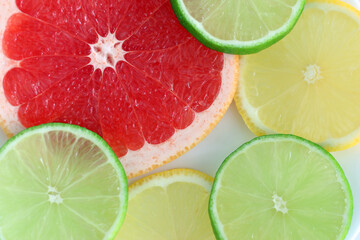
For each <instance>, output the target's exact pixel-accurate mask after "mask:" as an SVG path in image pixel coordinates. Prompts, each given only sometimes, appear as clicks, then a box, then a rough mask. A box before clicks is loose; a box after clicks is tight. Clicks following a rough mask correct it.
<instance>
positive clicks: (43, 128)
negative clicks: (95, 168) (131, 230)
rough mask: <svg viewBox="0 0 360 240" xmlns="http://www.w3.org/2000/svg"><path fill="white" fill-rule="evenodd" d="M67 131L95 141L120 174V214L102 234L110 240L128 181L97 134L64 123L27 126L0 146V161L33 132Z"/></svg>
mask: <svg viewBox="0 0 360 240" xmlns="http://www.w3.org/2000/svg"><path fill="white" fill-rule="evenodd" d="M49 130H50V131H67V132H70V133H72V134H75V135H76V136H81V137H82V138H84V139H88V140H89V141H91V142H94V143H96V144H97V145H98V146H99V147H100V149H102V150H104V153H105V155H106V156H107V159H108V161H109V162H110V164H111V165H112V166H113V167H114V169H116V170H117V172H118V176H120V180H121V185H122V186H121V189H120V192H121V193H122V194H121V195H120V201H121V205H122V206H121V214H120V215H119V216H118V217H117V219H116V220H115V222H114V224H113V226H112V227H111V228H110V229H109V231H108V232H107V234H106V235H105V236H104V238H103V239H104V240H111V239H114V238H115V237H116V234H117V233H118V231H119V230H120V228H121V225H122V224H123V222H124V219H125V216H126V210H127V206H128V183H127V177H126V173H125V170H124V168H123V166H122V165H121V163H120V161H119V159H118V157H117V156H116V154H115V153H114V151H113V150H112V149H111V147H110V146H109V145H108V144H107V142H106V141H105V140H104V139H102V138H101V137H100V136H99V135H98V134H96V133H94V132H92V131H90V130H88V129H86V128H83V127H80V126H77V125H72V124H65V123H47V124H43V125H39V126H35V127H31V128H27V129H25V130H23V131H21V132H20V133H18V134H17V135H15V136H14V137H12V138H10V139H9V140H8V141H7V142H6V143H5V144H4V145H3V146H2V147H1V148H0V161H1V156H3V155H5V154H6V153H7V152H8V151H10V150H11V149H12V147H13V146H15V145H16V144H17V143H18V142H19V141H20V140H21V139H22V138H24V137H27V136H31V135H32V134H35V133H45V132H48V131H49ZM0 237H1V239H5V238H4V237H3V235H2V232H1V229H0Z"/></svg>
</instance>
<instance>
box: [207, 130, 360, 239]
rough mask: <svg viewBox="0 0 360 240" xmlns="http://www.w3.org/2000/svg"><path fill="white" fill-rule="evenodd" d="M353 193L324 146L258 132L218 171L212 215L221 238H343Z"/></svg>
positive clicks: (211, 202) (350, 212)
mask: <svg viewBox="0 0 360 240" xmlns="http://www.w3.org/2000/svg"><path fill="white" fill-rule="evenodd" d="M352 206H353V201H352V194H351V190H350V186H349V184H348V182H347V180H346V178H345V175H344V173H343V171H342V169H341V167H340V166H339V164H338V163H337V162H336V160H335V159H334V157H332V156H331V155H330V154H329V153H328V152H327V151H326V150H324V149H323V148H321V147H320V146H319V145H316V144H314V143H312V142H309V141H307V140H305V139H303V138H299V137H295V136H293V135H268V136H263V137H258V138H256V139H254V140H252V141H250V142H248V143H246V144H244V145H242V146H241V147H240V148H239V149H237V150H236V151H235V152H234V153H232V154H231V155H230V156H229V157H228V158H227V159H226V160H225V161H224V163H223V164H222V165H221V167H220V169H219V170H218V172H217V174H216V177H215V182H214V186H213V189H212V192H211V197H210V205H209V211H210V218H211V221H212V225H213V227H214V230H215V233H216V234H217V236H218V239H229V240H230V239H236V240H237V239H264V240H266V239H269V240H273V239H294V240H297V239H299V240H300V239H317V240H328V239H332V240H336V239H344V238H345V235H346V233H347V231H348V229H349V227H350V223H351V218H352V209H353V207H352Z"/></svg>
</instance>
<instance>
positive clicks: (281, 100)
mask: <svg viewBox="0 0 360 240" xmlns="http://www.w3.org/2000/svg"><path fill="white" fill-rule="evenodd" d="M359 28H360V13H359V11H357V10H356V9H354V8H353V7H351V6H350V5H348V4H346V3H343V2H341V1H340V0H309V1H307V4H306V6H305V10H304V12H303V15H302V16H301V17H300V19H299V21H298V24H297V25H296V26H295V28H294V29H293V31H292V32H291V33H290V34H289V35H288V36H287V37H285V38H284V39H283V40H282V41H280V42H279V43H277V44H275V45H274V46H273V47H271V48H269V49H266V50H264V51H262V52H260V53H258V54H254V55H249V56H245V57H243V58H242V60H241V63H240V67H241V70H240V73H241V75H240V81H239V86H238V90H237V94H236V98H235V99H236V100H235V101H236V103H237V106H238V109H239V111H240V113H241V115H242V116H243V118H244V119H245V122H246V124H247V125H248V126H249V128H250V129H251V130H252V131H253V132H254V133H256V134H258V135H264V134H271V133H291V134H295V135H299V136H301V137H304V138H306V139H309V140H312V141H314V142H317V143H319V144H320V145H322V146H323V147H325V148H326V149H327V150H330V151H336V150H342V149H346V148H348V147H351V146H353V145H355V144H356V143H358V142H359V140H360V138H359V136H360V105H359V104H358V103H359V102H360V61H359V57H360V31H359Z"/></svg>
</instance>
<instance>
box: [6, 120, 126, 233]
mask: <svg viewBox="0 0 360 240" xmlns="http://www.w3.org/2000/svg"><path fill="white" fill-rule="evenodd" d="M0 176H1V178H0V239H2V240H12V239H14V240H19V239H31V240H37V239H52V240H57V239H59V240H60V239H61V240H64V239H79V240H80V239H86V240H91V239H94V240H95V239H96V240H98V239H114V238H115V235H116V233H117V232H118V230H119V229H120V226H121V224H122V222H123V220H124V217H125V213H126V208H127V197H128V193H127V179H126V174H125V172H124V170H123V168H122V166H121V164H120V162H119V160H118V158H117V157H116V155H115V154H114V152H113V151H112V150H111V148H110V147H109V145H108V144H107V143H106V142H105V141H104V140H103V139H102V138H101V137H100V136H98V135H97V134H95V133H93V132H91V131H89V130H86V129H84V128H81V127H78V126H74V125H68V124H61V123H51V124H45V125H41V126H37V127H33V128H29V129H27V130H24V131H23V132H21V133H19V134H18V135H16V136H15V137H13V138H11V139H10V140H9V141H8V142H7V143H6V144H5V145H4V146H3V147H2V148H1V149H0Z"/></svg>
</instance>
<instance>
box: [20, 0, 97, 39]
mask: <svg viewBox="0 0 360 240" xmlns="http://www.w3.org/2000/svg"><path fill="white" fill-rule="evenodd" d="M84 2H86V1H84ZM16 5H17V6H18V8H19V9H20V11H22V12H23V13H26V14H28V15H30V16H32V17H34V18H37V19H41V20H43V21H44V22H47V23H49V24H51V25H54V26H57V27H59V28H60V29H62V30H64V31H66V32H68V33H70V34H72V35H73V36H75V37H76V38H78V39H80V40H83V41H86V42H87V43H95V42H96V41H97V39H98V35H97V33H96V30H95V28H94V27H93V26H92V24H91V22H90V21H88V18H89V17H88V15H86V14H85V10H84V9H85V7H84V4H83V3H82V0H56V1H45V0H31V1H29V0H16ZM85 5H88V4H85ZM100 19H101V18H100Z"/></svg>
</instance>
